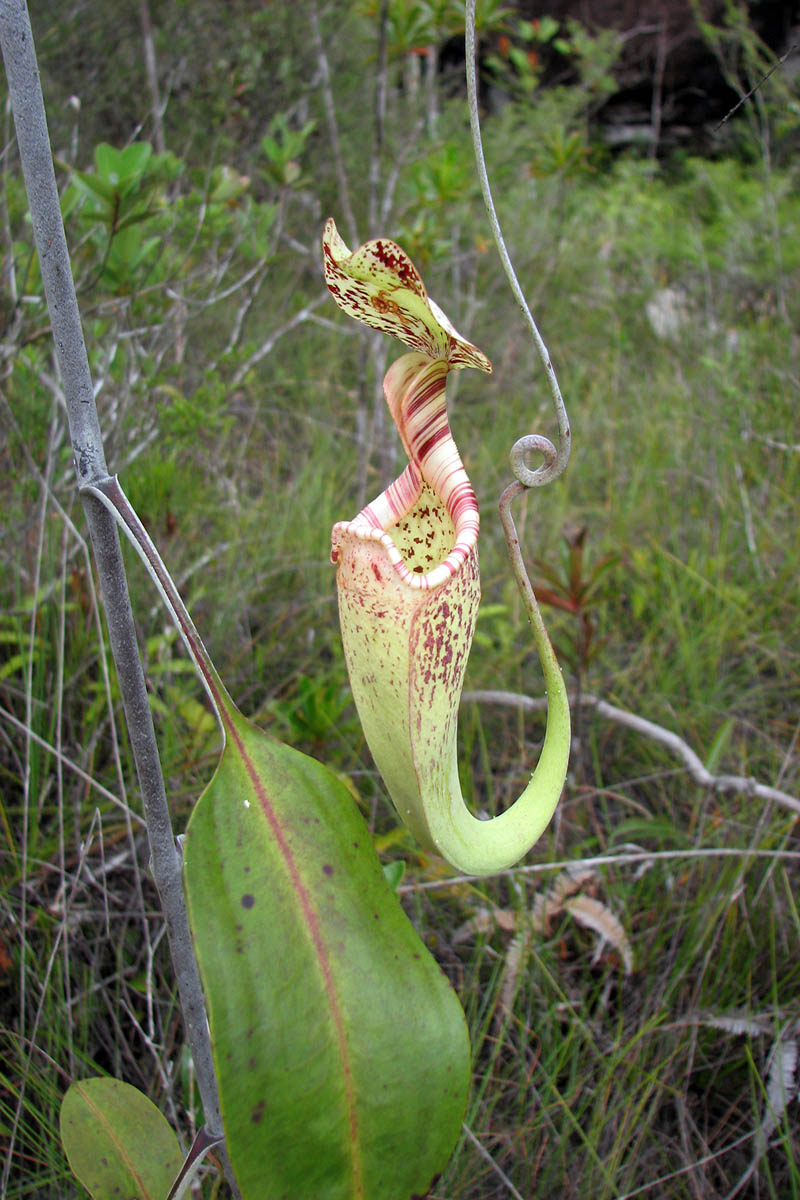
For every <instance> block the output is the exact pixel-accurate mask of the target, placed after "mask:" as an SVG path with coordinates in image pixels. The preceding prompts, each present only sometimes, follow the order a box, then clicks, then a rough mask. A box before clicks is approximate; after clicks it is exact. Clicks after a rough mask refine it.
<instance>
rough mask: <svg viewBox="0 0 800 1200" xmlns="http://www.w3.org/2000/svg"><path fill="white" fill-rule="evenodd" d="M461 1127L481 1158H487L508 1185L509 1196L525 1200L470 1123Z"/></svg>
mask: <svg viewBox="0 0 800 1200" xmlns="http://www.w3.org/2000/svg"><path fill="white" fill-rule="evenodd" d="M461 1128H462V1129H463V1131H464V1133H465V1134H466V1135H467V1138H468V1140H469V1141H470V1142H471V1143H472V1145H473V1146H474V1147H475V1149H476V1150H477V1151H478V1153H479V1154H480V1156H481V1158H483V1159H485V1160H486V1162H488V1164H489V1166H490V1167H491V1168H492V1170H493V1171H494V1173H495V1175H497V1177H498V1178H499V1179H501V1180H502V1181H503V1183H504V1184H505V1186H506V1190H507V1191H508V1194H509V1196H512V1197H513V1200H523V1197H522V1196H521V1195H520V1193H519V1192H518V1191H517V1189H516V1188H515V1187H514V1185H513V1183H512V1182H511V1180H510V1179H509V1178H508V1176H507V1175H506V1173H505V1171H503V1170H502V1169H501V1168H500V1167H499V1166H498V1165H497V1163H496V1162H495V1161H494V1159H493V1158H492V1156H491V1154H490V1153H489V1151H488V1150H487V1149H486V1147H485V1146H484V1144H483V1142H481V1141H479V1140H478V1138H476V1136H475V1134H474V1133H473V1132H472V1130H471V1129H470V1127H469V1125H467V1124H466V1123H465V1124H463V1125H462V1126H461Z"/></svg>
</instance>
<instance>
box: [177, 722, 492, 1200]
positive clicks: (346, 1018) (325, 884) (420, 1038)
mask: <svg viewBox="0 0 800 1200" xmlns="http://www.w3.org/2000/svg"><path fill="white" fill-rule="evenodd" d="M226 701H227V698H225V700H223V702H222V707H223V710H224V715H223V722H224V724H225V726H226V748H225V751H224V754H223V757H222V759H221V761H220V765H219V767H218V769H217V772H216V774H215V776H214V778H213V779H212V781H211V783H210V785H209V787H208V788H207V790H206V791H205V793H204V794H203V796H202V797H201V798H200V800H199V801H198V804H197V807H196V809H195V811H194V813H193V815H192V818H191V821H190V823H189V828H188V830H187V835H186V841H185V846H184V854H185V864H184V878H185V887H186V894H187V901H188V907H189V917H190V923H191V928H192V936H193V938H194V942H195V949H196V952H197V956H198V961H199V964H200V970H201V974H202V977H203V983H204V987H205V990H206V996H207V1000H208V1007H209V1019H210V1024H211V1036H212V1042H213V1049H214V1059H215V1064H216V1068H217V1074H218V1078H219V1085H220V1093H221V1102H222V1111H223V1118H224V1123H225V1131H226V1135H227V1140H228V1148H229V1151H230V1156H231V1161H232V1163H233V1166H234V1170H235V1172H236V1176H237V1179H238V1182H239V1185H240V1187H241V1190H242V1193H243V1195H244V1197H245V1198H246V1200H283V1198H286V1200H409V1197H411V1196H412V1195H413V1194H416V1195H422V1194H424V1193H426V1192H427V1191H428V1189H429V1187H430V1184H431V1181H432V1179H433V1177H434V1176H435V1175H436V1174H437V1172H439V1171H441V1170H442V1169H443V1167H444V1166H445V1164H446V1162H447V1159H448V1157H449V1155H450V1152H451V1151H452V1148H453V1145H454V1143H455V1140H456V1138H457V1136H458V1133H459V1129H460V1125H461V1121H462V1118H463V1113H464V1106H465V1101H466V1092H467V1087H468V1081H469V1041H468V1036H467V1032H466V1025H465V1022H464V1017H463V1013H462V1011H461V1007H460V1005H459V1003H458V1000H457V998H456V996H455V993H454V992H453V991H452V990H451V988H450V987H449V985H448V983H447V981H446V980H445V978H444V976H443V974H442V973H441V971H440V970H439V967H438V966H437V965H436V963H435V961H434V960H433V958H432V957H431V956H430V954H429V953H428V952H427V950H426V949H425V948H424V946H423V945H422V943H421V942H420V940H419V938H418V937H417V934H416V933H415V931H414V929H413V927H412V926H411V924H410V922H409V921H408V919H407V918H406V916H405V914H404V913H403V911H402V908H401V907H400V904H399V901H398V899H397V897H396V896H395V895H394V893H393V892H392V890H391V888H390V887H389V885H388V884H387V882H386V879H385V877H384V874H383V872H382V870H381V868H380V864H379V862H378V859H377V857H376V855H375V852H374V850H373V848H372V843H371V839H370V835H369V832H368V830H367V828H366V826H365V825H364V822H363V821H362V819H361V817H360V815H359V813H358V811H357V809H356V808H355V806H354V804H353V800H352V797H351V796H350V794H349V792H348V791H347V789H346V787H345V786H344V785H343V784H342V783H341V782H340V781H339V780H338V779H337V777H336V776H335V775H334V774H333V773H332V772H331V771H329V770H327V769H326V768H325V767H324V766H322V764H320V763H318V762H317V761H315V760H314V759H311V758H308V757H307V756H306V755H303V754H300V753H298V752H297V751H295V750H292V749H290V748H289V747H287V746H285V745H283V744H282V743H279V742H276V741H274V740H273V739H272V738H269V737H268V736H267V735H265V734H264V733H262V732H261V731H259V730H258V729H256V728H255V727H254V726H252V725H250V724H249V723H248V722H247V721H245V720H244V718H243V717H241V716H240V715H239V714H238V713H236V712H235V710H233V709H232V706H231V707H228V706H229V703H230V702H229V701H227V702H226Z"/></svg>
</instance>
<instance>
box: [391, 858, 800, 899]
mask: <svg viewBox="0 0 800 1200" xmlns="http://www.w3.org/2000/svg"><path fill="white" fill-rule="evenodd" d="M713 858H737V859H742V858H765V859H769V860H770V861H772V862H778V861H781V862H786V861H788V862H792V863H797V862H800V850H753V849H750V848H748V847H747V846H716V847H715V846H711V847H709V848H707V849H701V850H634V851H630V850H626V851H625V852H624V853H623V854H598V855H596V856H595V857H594V858H578V859H570V858H562V859H558V860H557V861H556V862H539V863H524V864H523V865H522V866H519V867H508V868H507V869H506V870H504V871H493V872H492V873H491V875H448V876H446V877H444V878H442V879H421V880H419V881H418V882H415V883H403V884H401V885H400V886H399V887H398V889H397V894H398V896H404V895H406V894H407V893H408V892H433V891H437V890H438V889H439V888H452V887H454V886H455V885H456V884H463V883H485V882H486V880H487V879H513V878H514V877H515V876H517V875H547V874H548V873H549V872H551V871H574V870H576V869H577V868H579V867H587V868H595V867H637V866H642V865H647V866H652V864H653V863H657V862H694V861H699V860H700V859H713Z"/></svg>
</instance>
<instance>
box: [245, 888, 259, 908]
mask: <svg viewBox="0 0 800 1200" xmlns="http://www.w3.org/2000/svg"><path fill="white" fill-rule="evenodd" d="M255 902H256V898H255V896H254V895H253V894H252V892H245V894H244V895H243V896H242V908H252V907H253V905H254V904H255Z"/></svg>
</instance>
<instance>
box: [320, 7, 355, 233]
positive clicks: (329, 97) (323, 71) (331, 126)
mask: <svg viewBox="0 0 800 1200" xmlns="http://www.w3.org/2000/svg"><path fill="white" fill-rule="evenodd" d="M309 24H310V26H311V36H312V38H313V41H314V52H315V54H316V56H317V67H318V69H319V78H320V81H321V84H322V100H323V103H324V105H325V120H326V122H327V125H328V138H329V140H330V146H331V156H332V158H333V164H334V166H335V168H336V181H337V183H338V184H339V204H340V205H341V208H342V215H343V217H344V223H345V225H346V227H347V232H348V234H349V236H350V244H351V245H352V246H357V245H358V231H357V229H356V219H355V217H354V216H353V207H352V205H351V203H350V188H349V187H348V183H347V172H346V171H345V169H344V159H343V158H342V147H341V143H340V142H339V123H338V121H337V120H336V103H335V101H334V99H333V88H332V87H331V72H330V67H329V66H328V56H327V54H326V53H325V44H324V42H323V41H322V34H321V33H320V28H319V13H318V12H317V6H316V4H315V3H314V2H313V0H312V4H311V7H310V9H309Z"/></svg>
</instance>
